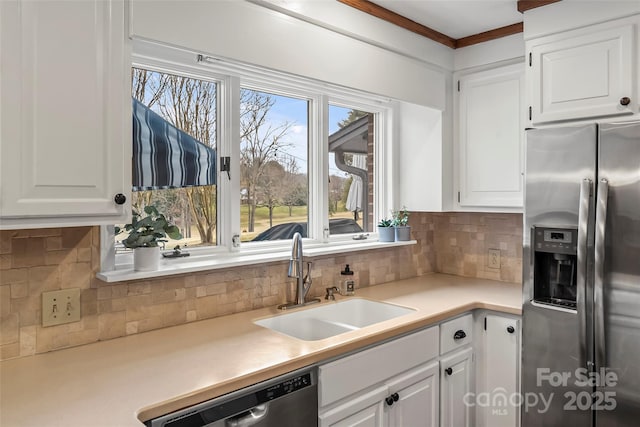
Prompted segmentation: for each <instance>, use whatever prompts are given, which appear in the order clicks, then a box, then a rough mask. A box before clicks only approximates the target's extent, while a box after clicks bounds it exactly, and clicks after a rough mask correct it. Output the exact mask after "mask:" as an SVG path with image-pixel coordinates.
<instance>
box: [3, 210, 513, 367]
mask: <svg viewBox="0 0 640 427" xmlns="http://www.w3.org/2000/svg"><path fill="white" fill-rule="evenodd" d="M521 218H522V217H521V216H520V215H504V214H466V213H465V214H460V213H442V214H441V213H412V214H411V216H410V221H409V225H411V227H412V238H414V239H416V240H417V241H418V244H417V245H413V246H405V247H399V248H390V249H375V250H371V251H365V252H355V253H351V254H344V255H338V256H323V257H316V258H313V259H312V261H313V270H312V279H313V285H312V288H311V291H310V295H311V296H315V297H322V296H323V295H324V289H325V288H326V287H329V286H334V285H336V284H337V281H338V280H339V278H340V270H342V269H343V268H344V265H345V264H349V265H350V267H351V269H352V270H353V271H354V272H355V274H354V279H355V281H356V289H357V288H362V287H366V286H373V285H377V284H380V283H385V282H389V281H393V280H400V279H405V278H410V277H415V276H420V275H424V274H427V273H431V272H434V271H440V272H443V273H451V274H458V275H464V276H471V277H486V278H490V279H496V280H506V281H514V282H519V281H520V269H521V260H520V258H519V257H520V252H521V243H520V241H521V236H522V232H521V222H522V220H521ZM99 235H100V233H99V229H98V227H71V228H51V229H38V230H10V231H0V359H9V358H15V357H23V356H28V355H32V354H36V353H43V352H48V351H52V350H57V349H61V348H65V347H71V346H77V345H83V344H88V343H92V342H96V341H100V340H106V339H111V338H116V337H122V336H126V335H132V334H137V333H141V332H145V331H150V330H153V329H158V328H164V327H168V326H173V325H179V324H183V323H188V322H193V321H197V320H202V319H208V318H212V317H217V316H223V315H226V314H231V313H236V312H241V311H247V310H253V309H257V308H261V307H268V306H274V305H277V304H280V303H283V302H285V301H287V300H292V299H293V295H294V292H295V290H294V283H293V281H292V279H289V278H288V277H287V275H286V270H287V262H275V263H269V264H262V265H256V266H249V267H243V268H230V269H224V270H214V271H210V272H202V273H197V274H189V275H179V276H172V277H164V278H158V279H153V280H136V281H130V282H123V283H116V284H108V283H104V282H102V281H100V280H97V279H96V278H95V273H96V272H97V271H98V270H99V260H100V250H99ZM487 248H492V249H493V248H495V249H500V251H501V257H502V258H501V261H502V265H501V268H500V269H498V270H495V271H494V270H492V269H488V268H487V267H486V259H485V258H486V249H487ZM73 287H77V288H80V289H81V298H80V300H81V316H82V318H81V320H80V322H76V323H69V324H64V325H57V326H52V327H47V328H43V327H42V326H41V322H42V320H41V319H42V314H41V298H42V292H45V291H50V290H57V289H63V288H73Z"/></svg>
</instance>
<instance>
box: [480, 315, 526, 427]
mask: <svg viewBox="0 0 640 427" xmlns="http://www.w3.org/2000/svg"><path fill="white" fill-rule="evenodd" d="M485 325H486V330H485V337H484V346H483V348H484V353H485V354H484V357H483V369H482V370H483V374H484V381H483V383H484V388H485V390H484V391H485V392H487V393H489V395H490V396H491V398H492V405H491V406H488V407H486V406H484V407H479V409H481V410H482V412H483V413H484V415H481V416H483V418H484V423H483V424H482V425H485V426H491V427H515V426H517V425H519V421H520V419H519V418H520V417H519V415H520V412H519V407H518V406H512V405H510V404H509V401H510V400H509V399H510V398H511V397H512V396H514V395H515V393H517V392H518V390H519V385H518V367H519V360H520V352H519V351H518V350H519V348H520V340H519V337H520V322H519V321H518V320H516V319H509V318H506V317H501V316H493V315H487V316H486V323H485ZM503 396H504V398H505V399H500V397H503Z"/></svg>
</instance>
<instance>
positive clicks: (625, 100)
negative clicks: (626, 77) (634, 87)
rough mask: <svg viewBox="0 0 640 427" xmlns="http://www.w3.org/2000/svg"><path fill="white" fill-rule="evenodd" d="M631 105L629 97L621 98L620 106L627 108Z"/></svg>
mask: <svg viewBox="0 0 640 427" xmlns="http://www.w3.org/2000/svg"><path fill="white" fill-rule="evenodd" d="M629 104H631V98H629V97H628V96H624V97H622V98H620V105H624V106H627V105H629Z"/></svg>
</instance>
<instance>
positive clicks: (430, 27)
mask: <svg viewBox="0 0 640 427" xmlns="http://www.w3.org/2000/svg"><path fill="white" fill-rule="evenodd" d="M338 1H339V2H341V3H344V4H346V5H348V6H351V7H354V8H356V9H358V10H360V11H362V12H365V13H368V14H370V15H373V16H376V17H378V18H380V19H383V20H385V21H388V22H391V23H392V24H395V25H398V26H400V27H402V28H405V29H407V30H409V31H413V32H415V33H417V34H420V35H422V36H424V37H428V38H430V39H432V40H435V41H437V42H439V43H442V44H444V45H446V46H448V47H451V48H454V49H457V48H460V47H465V46H470V45H472V44H477V43H482V42H485V41H488V40H493V39H496V38H500V37H505V36H509V35H512V34H517V33H521V32H522V29H523V24H522V21H523V16H522V12H524V11H526V10H529V9H533V8H536V7H540V6H544V5H547V4H550V3H555V2H558V1H561V0H338Z"/></svg>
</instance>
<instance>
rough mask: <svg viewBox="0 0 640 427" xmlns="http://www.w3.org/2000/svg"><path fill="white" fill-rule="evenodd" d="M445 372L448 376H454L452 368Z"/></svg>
mask: <svg viewBox="0 0 640 427" xmlns="http://www.w3.org/2000/svg"><path fill="white" fill-rule="evenodd" d="M444 372H445V373H446V374H447V375H451V374H453V369H451V368H447V369H445V370H444Z"/></svg>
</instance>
